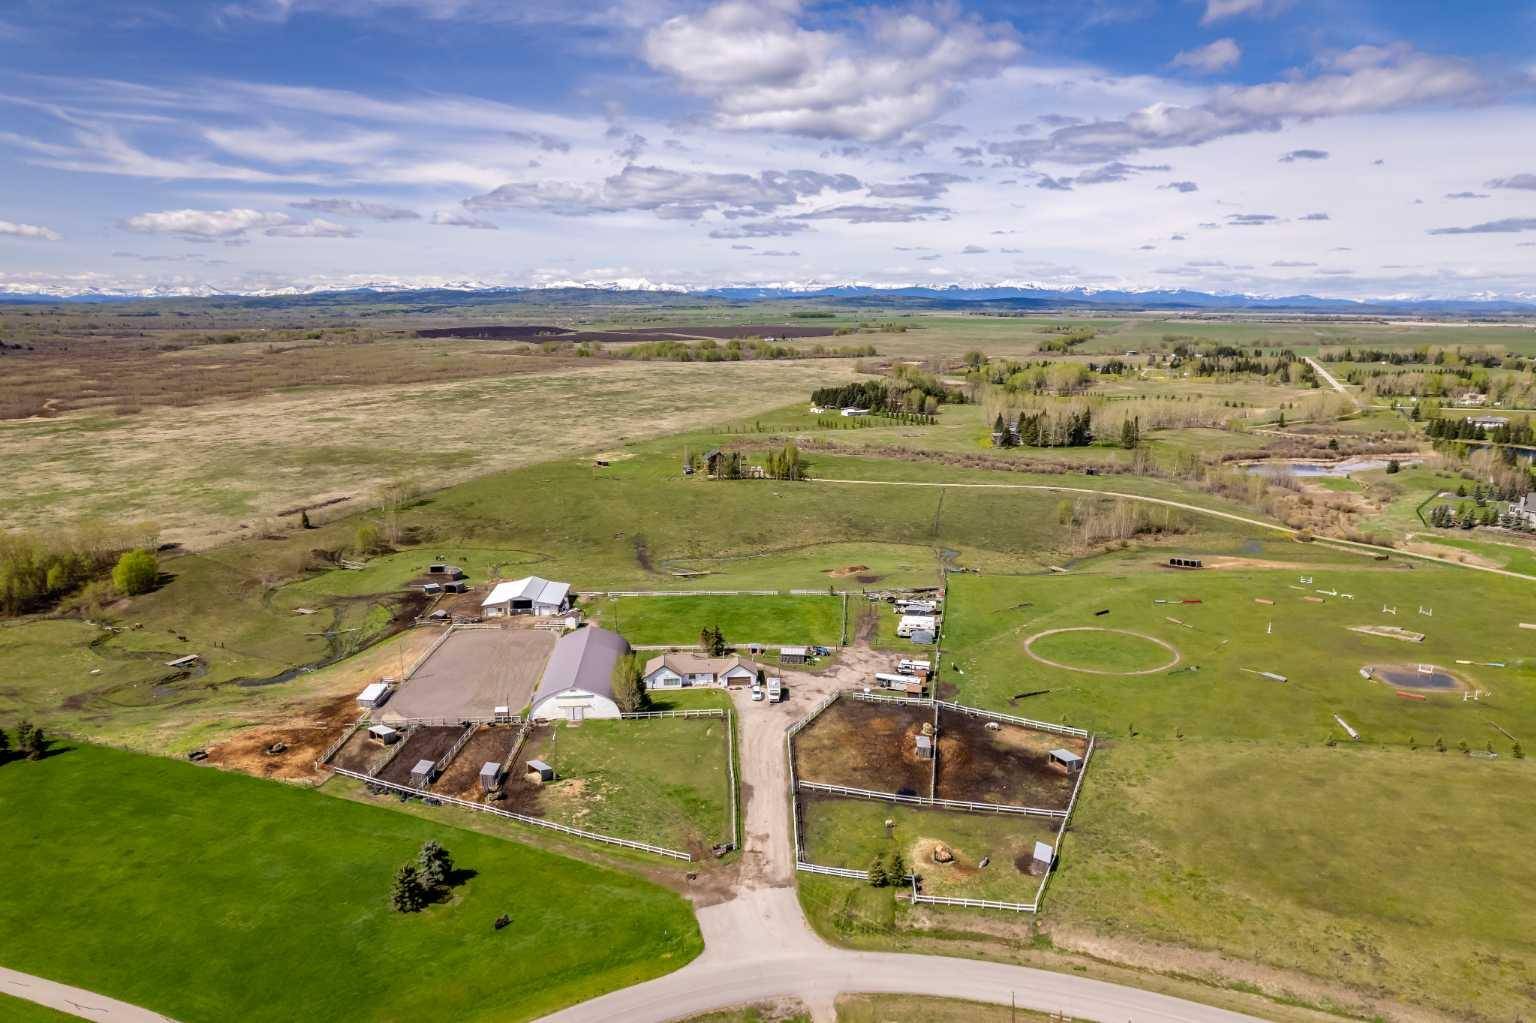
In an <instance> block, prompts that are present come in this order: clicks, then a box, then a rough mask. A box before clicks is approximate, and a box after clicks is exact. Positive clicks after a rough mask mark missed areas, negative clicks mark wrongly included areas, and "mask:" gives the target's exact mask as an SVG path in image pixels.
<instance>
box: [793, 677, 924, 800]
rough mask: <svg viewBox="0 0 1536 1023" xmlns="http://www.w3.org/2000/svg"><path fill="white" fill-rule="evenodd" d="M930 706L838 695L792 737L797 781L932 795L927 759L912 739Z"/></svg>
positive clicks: (915, 794)
mask: <svg viewBox="0 0 1536 1023" xmlns="http://www.w3.org/2000/svg"><path fill="white" fill-rule="evenodd" d="M932 723H933V708H932V707H923V706H909V705H906V704H900V703H879V702H871V701H867V700H858V699H853V698H851V697H847V696H844V697H842V698H841V699H839V700H837V702H835V703H833V704H832V705H831V706H830V707H828V708H827V709H826V710H824V711H822V712H821V714H820V715H818V716H817V718H816V720H814V721H812V722H811V723H810V724H809V725H807V726H806V727H805V728H803V729H801V730H800V732H799V733H798V734H797V735H796V736H795V739H794V756H795V771H796V774H797V775H798V776H799V777H800V778H801V780H803V781H815V782H821V783H823V784H826V785H843V786H846V787H848V788H855V789H871V790H873V791H876V792H895V793H898V794H900V795H909V796H925V797H926V796H929V795H931V794H932V792H931V787H932V784H933V761H932V760H930V759H928V758H925V757H920V756H918V754H917V737H918V736H919V735H921V734H922V728H923V725H924V724H932Z"/></svg>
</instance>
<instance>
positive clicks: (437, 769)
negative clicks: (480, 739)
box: [432, 723, 480, 777]
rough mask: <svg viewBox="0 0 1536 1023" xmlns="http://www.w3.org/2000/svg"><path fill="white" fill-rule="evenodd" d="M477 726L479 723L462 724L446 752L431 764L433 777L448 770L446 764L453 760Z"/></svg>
mask: <svg viewBox="0 0 1536 1023" xmlns="http://www.w3.org/2000/svg"><path fill="white" fill-rule="evenodd" d="M479 728H480V726H479V725H477V724H473V723H466V724H465V725H464V731H463V732H462V733H460V735H459V737H458V739H457V740H455V741H454V744H453V746H452V747H451V748H450V749H449V750H448V752H447V753H444V754H443V755H442V756H440V757H438V758H437V763H436V764H433V765H432V774H433V776H434V777H436V776H437V775H440V774H442V773H443V772H444V771H446V770H448V765H449V764H450V763H452V762H453V758H454V757H456V756H458V755H459V751H460V750H462V749H463V748H464V744H465V743H467V742H469V737H470V736H472V735H474V734H475V732H476V731H477V730H479Z"/></svg>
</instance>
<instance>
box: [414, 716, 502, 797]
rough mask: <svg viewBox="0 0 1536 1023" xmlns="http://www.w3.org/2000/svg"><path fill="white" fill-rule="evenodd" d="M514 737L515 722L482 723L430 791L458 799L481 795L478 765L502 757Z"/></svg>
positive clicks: (480, 766)
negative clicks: (507, 723) (504, 723)
mask: <svg viewBox="0 0 1536 1023" xmlns="http://www.w3.org/2000/svg"><path fill="white" fill-rule="evenodd" d="M516 741H517V727H516V726H514V725H482V726H481V727H480V729H479V731H477V732H475V734H474V735H472V736H470V739H469V741H468V742H467V743H465V744H464V748H463V749H461V750H459V755H458V756H456V757H454V758H453V762H452V763H450V764H449V765H448V770H446V771H444V772H443V775H442V777H441V778H439V779H438V780H437V781H436V782H435V783H434V784H433V786H432V791H433V792H438V793H441V794H443V795H445V796H454V797H456V798H458V799H468V800H478V799H480V797H481V796H482V795H484V793H483V792H482V791H481V790H480V768H482V767H484V766H485V765H486V764H487V763H490V762H492V761H494V762H495V763H498V764H500V763H502V762H503V761H505V760H506V759H507V754H509V753H511V752H512V744H513V743H514V742H516Z"/></svg>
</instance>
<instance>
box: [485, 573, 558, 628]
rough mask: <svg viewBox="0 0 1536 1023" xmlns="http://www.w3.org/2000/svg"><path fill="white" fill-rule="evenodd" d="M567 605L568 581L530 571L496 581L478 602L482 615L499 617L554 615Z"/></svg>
mask: <svg viewBox="0 0 1536 1023" xmlns="http://www.w3.org/2000/svg"><path fill="white" fill-rule="evenodd" d="M570 606H571V584H570V583H552V582H550V581H549V580H548V579H540V578H539V577H538V576H536V575H530V576H527V577H526V578H523V579H518V580H515V581H513V582H510V583H497V584H496V586H495V588H494V589H492V590H491V592H490V593H489V594H488V595H487V596H486V598H485V599H484V600H482V601H481V602H480V613H481V614H482V615H483V616H484V617H486V618H503V617H507V616H510V615H530V614H531V615H541V616H549V615H557V614H562V613H564V612H565V611H566V610H568V609H569V608H570Z"/></svg>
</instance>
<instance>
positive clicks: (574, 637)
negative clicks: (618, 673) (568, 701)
mask: <svg viewBox="0 0 1536 1023" xmlns="http://www.w3.org/2000/svg"><path fill="white" fill-rule="evenodd" d="M627 653H629V643H628V642H627V641H626V640H625V639H624V637H623V636H621V635H619V634H618V633H617V632H609V631H608V630H607V629H599V628H597V627H596V626H588V627H587V628H585V629H577V630H576V631H575V632H567V633H566V634H565V635H563V636H561V637H560V638H559V639H557V640H556V641H555V649H554V652H553V653H551V654H550V655H549V663H548V664H546V665H544V676H543V678H541V679H539V689H538V692H536V693H534V694H533V702H534V703H535V704H537V703H541V702H543V701H544V700H546V699H548V698H549V697H551V696H555V695H557V694H559V693H564V692H567V691H569V690H572V689H582V690H585V691H586V692H589V693H595V694H596V695H598V696H606V697H608V698H609V699H610V700H611V699H613V668H614V665H616V664H618V662H619V658H620V657H623V656H624V655H625V654H627Z"/></svg>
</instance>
